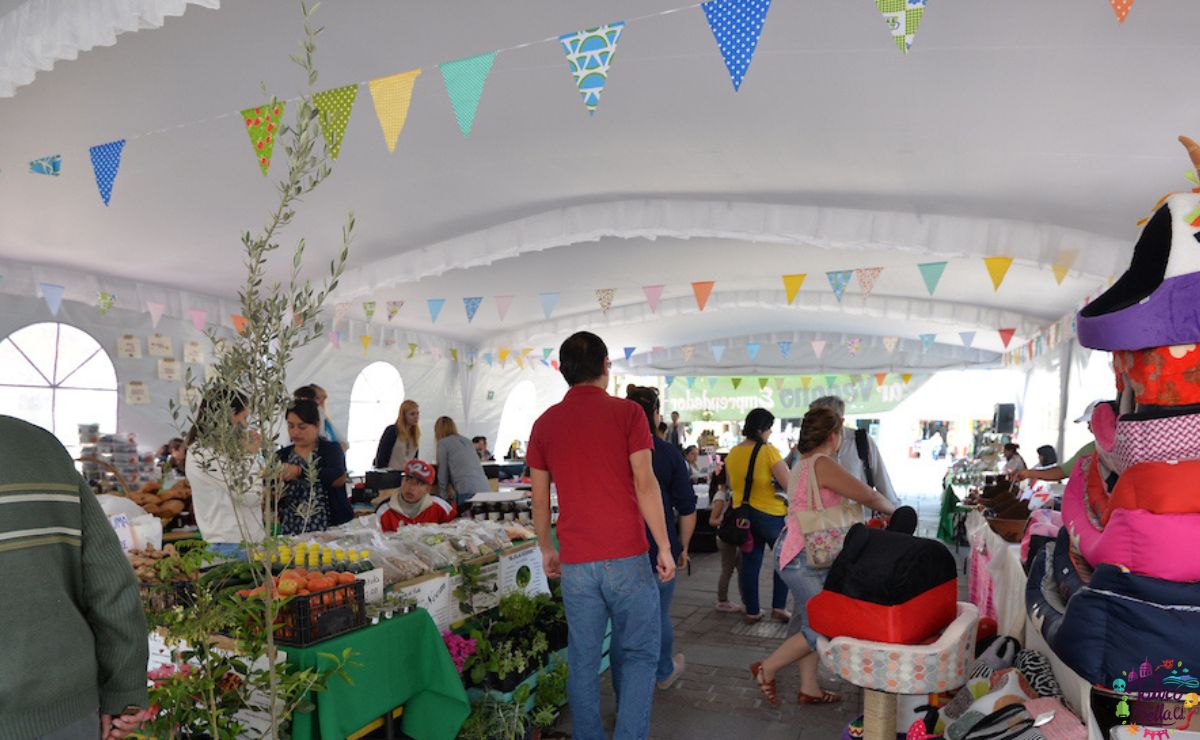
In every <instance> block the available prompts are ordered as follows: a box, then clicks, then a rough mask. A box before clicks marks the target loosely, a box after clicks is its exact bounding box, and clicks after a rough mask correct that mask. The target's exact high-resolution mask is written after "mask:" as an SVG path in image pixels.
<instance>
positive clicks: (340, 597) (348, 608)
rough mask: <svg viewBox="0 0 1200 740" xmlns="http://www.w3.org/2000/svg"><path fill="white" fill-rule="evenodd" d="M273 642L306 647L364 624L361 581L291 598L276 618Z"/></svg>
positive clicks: (365, 614)
mask: <svg viewBox="0 0 1200 740" xmlns="http://www.w3.org/2000/svg"><path fill="white" fill-rule="evenodd" d="M279 622H280V624H279V627H278V629H277V630H276V632H275V641H276V642H277V643H279V644H280V645H291V646H293V647H308V646H309V645H315V644H316V643H318V642H321V641H323V640H328V639H329V638H331V637H337V636H338V635H344V634H346V633H347V632H353V631H354V630H356V629H358V628H360V627H363V626H365V625H366V624H367V604H366V599H365V597H364V595H363V582H362V581H358V580H356V581H355V582H354V583H348V584H346V585H342V586H334V587H333V588H327V589H325V590H324V591H317V592H316V593H311V594H307V595H305V596H293V597H292V600H291V601H289V602H288V603H287V606H285V607H284V609H283V612H282V613H281V614H280V615H279Z"/></svg>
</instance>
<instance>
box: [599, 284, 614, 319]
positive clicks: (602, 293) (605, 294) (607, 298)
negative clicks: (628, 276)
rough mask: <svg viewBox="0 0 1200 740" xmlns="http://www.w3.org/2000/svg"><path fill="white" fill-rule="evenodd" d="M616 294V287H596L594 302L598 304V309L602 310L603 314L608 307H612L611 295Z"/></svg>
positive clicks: (606, 311)
mask: <svg viewBox="0 0 1200 740" xmlns="http://www.w3.org/2000/svg"><path fill="white" fill-rule="evenodd" d="M616 294H617V289H616V288H597V289H596V302H597V303H599V304H600V310H601V311H603V312H604V313H605V314H607V313H608V309H610V308H612V304H613V296H615V295H616Z"/></svg>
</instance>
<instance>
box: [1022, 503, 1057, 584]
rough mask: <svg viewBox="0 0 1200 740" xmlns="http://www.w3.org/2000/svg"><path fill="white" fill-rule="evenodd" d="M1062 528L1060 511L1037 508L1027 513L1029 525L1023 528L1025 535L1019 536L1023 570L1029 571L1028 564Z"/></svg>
mask: <svg viewBox="0 0 1200 740" xmlns="http://www.w3.org/2000/svg"><path fill="white" fill-rule="evenodd" d="M1060 529H1062V512H1060V511H1053V510H1051V509H1039V510H1037V511H1035V512H1033V513H1032V514H1030V515H1029V526H1027V527H1026V528H1025V536H1024V537H1022V538H1021V562H1022V563H1024V564H1025V572H1026V573H1028V572H1029V564H1030V563H1031V562H1033V559H1034V558H1035V557H1036V556H1037V554H1038V553H1039V552H1041V551H1042V548H1044V547H1045V546H1046V543H1047V542H1053V541H1054V538H1055V537H1057V536H1058V531H1059V530H1060Z"/></svg>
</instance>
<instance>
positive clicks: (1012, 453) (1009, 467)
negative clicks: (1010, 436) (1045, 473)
mask: <svg viewBox="0 0 1200 740" xmlns="http://www.w3.org/2000/svg"><path fill="white" fill-rule="evenodd" d="M1020 448H1021V445H1019V444H1017V443H1015V442H1009V443H1008V444H1006V445H1004V460H1005V462H1004V474H1005V475H1012V474H1013V473H1019V472H1021V471H1022V470H1025V469H1026V468H1028V467H1029V466H1028V465H1026V464H1025V458H1023V457H1021V453H1019V452H1017V450H1019V449H1020Z"/></svg>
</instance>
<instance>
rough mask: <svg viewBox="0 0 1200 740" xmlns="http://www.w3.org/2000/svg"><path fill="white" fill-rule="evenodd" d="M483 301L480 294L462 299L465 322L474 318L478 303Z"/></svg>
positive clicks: (469, 321)
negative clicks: (465, 315) (465, 314)
mask: <svg viewBox="0 0 1200 740" xmlns="http://www.w3.org/2000/svg"><path fill="white" fill-rule="evenodd" d="M481 303H483V297H482V296H472V297H470V298H464V299H463V308H465V309H466V310H467V323H468V324H469V323H471V322H472V321H474V320H475V312H476V311H478V310H479V304H481Z"/></svg>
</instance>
